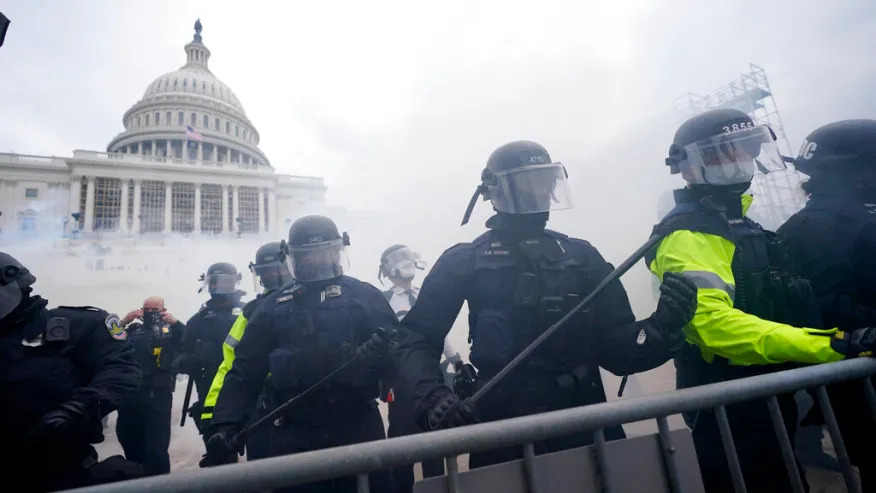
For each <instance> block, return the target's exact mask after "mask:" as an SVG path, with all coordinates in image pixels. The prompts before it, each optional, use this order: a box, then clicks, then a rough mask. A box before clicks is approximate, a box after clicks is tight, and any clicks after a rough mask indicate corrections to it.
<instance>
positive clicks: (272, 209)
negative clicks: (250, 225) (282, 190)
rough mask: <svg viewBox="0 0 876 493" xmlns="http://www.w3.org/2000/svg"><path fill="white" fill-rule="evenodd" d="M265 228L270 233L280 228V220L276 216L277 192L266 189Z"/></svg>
mask: <svg viewBox="0 0 876 493" xmlns="http://www.w3.org/2000/svg"><path fill="white" fill-rule="evenodd" d="M267 228H268V231H269V232H270V233H271V234H274V233H277V232H278V231H279V230H280V221H279V219H278V218H277V192H275V191H274V190H271V189H268V221H267Z"/></svg>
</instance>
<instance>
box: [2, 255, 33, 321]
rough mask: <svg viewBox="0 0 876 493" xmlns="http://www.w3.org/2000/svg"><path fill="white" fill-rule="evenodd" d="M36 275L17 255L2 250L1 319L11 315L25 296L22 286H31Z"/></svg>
mask: <svg viewBox="0 0 876 493" xmlns="http://www.w3.org/2000/svg"><path fill="white" fill-rule="evenodd" d="M35 282H36V277H34V275H33V274H31V273H30V271H29V270H27V267H25V266H24V265H22V264H21V262H19V261H18V260H17V259H16V258H15V257H13V256H12V255H9V254H8V253H6V252H0V319H2V318H3V317H5V316H6V315H9V314H10V313H11V312H12V310H15V308H16V307H17V306H18V304H19V303H21V299H22V298H23V297H24V293H23V292H22V288H26V287H28V286H31V285H32V284H33V283H35Z"/></svg>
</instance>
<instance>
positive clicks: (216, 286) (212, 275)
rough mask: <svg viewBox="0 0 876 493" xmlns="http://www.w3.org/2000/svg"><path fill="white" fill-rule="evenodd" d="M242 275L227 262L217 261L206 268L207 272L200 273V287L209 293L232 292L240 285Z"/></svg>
mask: <svg viewBox="0 0 876 493" xmlns="http://www.w3.org/2000/svg"><path fill="white" fill-rule="evenodd" d="M242 278H243V276H241V275H240V273H239V272H237V268H236V267H234V266H233V265H231V264H229V263H228V262H217V263H215V264H213V265H211V266H210V267H208V268H207V272H205V273H204V274H201V278H200V279H199V280H200V281H201V289H199V290H198V292H199V293H200V292H201V291H203V290H205V289H206V290H207V292H209V293H210V294H211V295H217V294H234V293H236V292H237V290H238V287H239V286H240V280H241V279H242Z"/></svg>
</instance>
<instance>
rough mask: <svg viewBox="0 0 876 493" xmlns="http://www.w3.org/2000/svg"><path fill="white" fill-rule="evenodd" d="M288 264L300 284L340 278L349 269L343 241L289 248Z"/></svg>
mask: <svg viewBox="0 0 876 493" xmlns="http://www.w3.org/2000/svg"><path fill="white" fill-rule="evenodd" d="M288 249H289V254H288V255H287V256H286V264H287V265H288V266H289V271H290V272H291V273H292V277H293V278H295V280H297V281H300V282H312V281H323V280H326V279H331V278H333V277H338V276H340V275H342V274H343V273H344V269H345V268H349V261H348V260H347V248H346V246H345V242H344V240H343V239H337V240H331V241H322V242H319V243H311V244H308V245H298V246H292V245H290V246H289V247H288Z"/></svg>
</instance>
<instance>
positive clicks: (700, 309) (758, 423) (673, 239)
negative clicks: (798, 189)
mask: <svg viewBox="0 0 876 493" xmlns="http://www.w3.org/2000/svg"><path fill="white" fill-rule="evenodd" d="M775 140H776V137H775V134H774V133H773V132H772V130H771V129H770V128H769V127H767V126H765V125H756V124H755V123H754V122H753V121H752V119H751V118H749V116H748V115H747V114H745V113H743V112H741V111H739V110H735V109H717V110H712V111H707V112H705V113H702V114H700V115H698V116H695V117H693V118H691V119H689V120H688V121H686V122H685V123H684V124H682V125H681V126H680V127H679V129H678V130H677V131H676V133H675V137H674V139H673V143H672V146H671V147H670V149H669V157H668V158H667V159H666V164H667V165H668V166H669V167H670V171H671V172H672V173H681V175H682V177H683V178H684V179H685V181H686V182H687V187H686V188H684V189H681V190H676V191H675V202H676V206H675V208H674V209H673V210H672V211H671V212H670V213H669V214H668V215H667V216H666V217H665V218H664V219H663V220H662V221H661V222H660V224H658V225H657V226H656V227H655V232H656V233H660V234H663V235H665V238H664V239H663V240H662V242H661V243H660V244H659V245H658V247H657V248H656V249H655V250H652V252H651V254H650V255H649V256H648V257H646V261H647V262H648V264H649V267H650V269H651V271H652V272H653V273H654V274H655V275H656V276H657V277H662V278H663V279H665V276H667V275H669V274H672V273H682V274H684V276H685V277H686V278H688V279H690V280H692V281H693V282H694V283H695V284H696V285H697V288H698V291H697V298H698V305H697V312H696V315H695V316H694V318H693V320H692V321H691V323H690V324H688V325H687V326H686V327H685V331H684V332H685V336H686V339H687V341H688V342H689V343H690V344H689V345H688V346H686V348H685V350H683V351H682V353H681V355H680V356H679V357H677V358H676V367H677V370H678V372H677V380H678V386H679V387H680V388H684V387H691V386H695V385H703V384H708V383H714V382H719V381H725V380H731V379H735V378H740V377H746V376H752V375H759V374H763V373H769V372H774V371H778V370H782V369H787V368H789V367H792V366H793V364H794V363H824V362H830V361H838V360H841V359H843V358H845V357H846V356H854V355H857V354H859V353H861V352H862V351H864V350H867V348H869V349H871V350H872V348H873V342H872V341H870V342H869V343H868V342H866V340H864V338H862V337H861V336H862V335H865V334H868V333H872V332H870V331H865V332H864V333H862V332H853V333H850V334H845V335H843V334H841V333H838V332H836V329H831V330H820V329H818V328H817V327H820V326H821V320H820V314H819V313H818V311H817V310H813V309H812V308H813V307H814V305H815V303H813V300H812V297H811V290H810V288H809V283H808V282H807V281H806V280H804V279H802V278H800V277H796V276H795V275H794V274H793V273H792V269H791V267H790V264H789V259H788V257H787V254H786V249H785V246H784V244H783V242H782V241H781V240H780V239H779V238H778V237H777V236H776V234H775V233H772V232H770V231H766V230H764V229H763V228H761V227H760V225H758V224H757V223H756V222H754V221H752V220H751V219H749V218H748V217H746V215H745V214H746V210H747V209H748V207H749V205H750V204H751V201H752V197H751V196H750V195H747V194H745V193H744V192H745V191H746V190H747V189H748V188H749V186H750V184H751V181H752V179H753V177H754V174H755V171H756V170H758V171H760V172H762V173H767V172H770V171H773V170H779V169H783V168H784V162H783V159H782V157H781V156H780V155H779V153H778V150H777V148H776V145H775ZM779 404H780V406H781V412H782V416H783V417H784V420H785V427H786V429H787V430H789V434H791V438H792V440H793V431H794V429H795V426H796V422H797V416H796V414H797V410H796V405H795V403H794V399H793V395H792V394H786V395H782V396H779ZM726 411H727V416H728V419H729V422H730V428H731V431H732V433H733V439H734V442H735V444H736V451H737V453H738V455H739V460H740V463H741V466H742V473H743V476H744V479H745V482H746V484H747V485H749V488H757V490H758V491H770V492H771V493H778V492H783V491H791V486H790V484H789V480H788V475H787V474H786V473H785V471H786V469H785V466H784V463H783V462H782V455H781V451H780V448H779V444H778V441H777V439H776V438H775V435H774V434H773V433H772V432H771V431H770V430H772V424H771V421H770V417H769V412H768V408H767V405H766V403H765V402H764V401H748V402H743V403H739V404H733V405H729V406H727V408H726ZM685 420H686V422H687V424H688V426H689V427H690V428H691V430H692V432H693V437H694V444H695V445H696V449H697V456H698V458H699V462H700V470H701V471H702V474H703V480H704V483H705V486H706V490H707V491H709V492H711V491H733V484H732V482H731V478H730V473H729V469H728V466H727V462H726V459H725V455H724V450H723V447H722V446H721V438H720V433H719V430H718V426H717V422H716V420H715V416H714V414H713V413H712V412H711V411H699V412H696V413H690V414H686V415H685ZM765 430H767V431H766V432H765Z"/></svg>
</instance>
